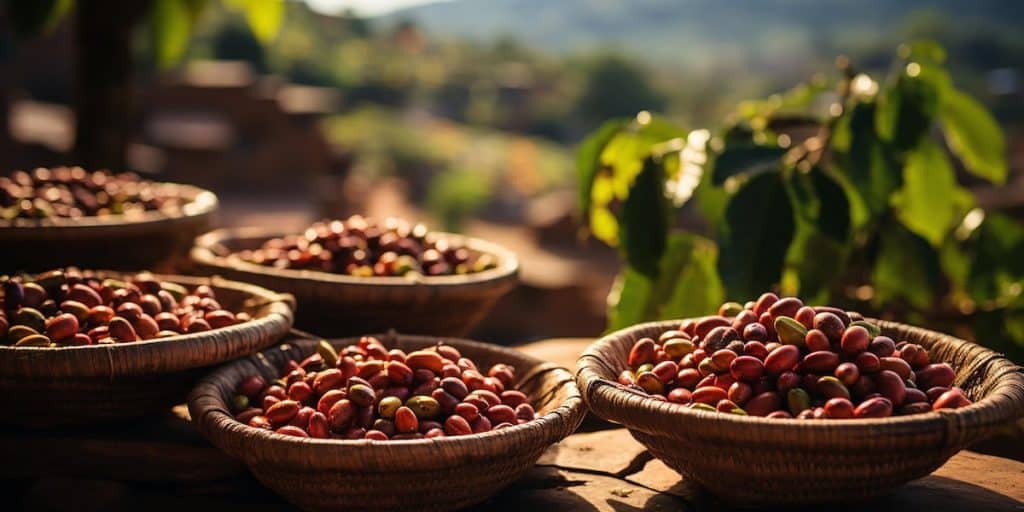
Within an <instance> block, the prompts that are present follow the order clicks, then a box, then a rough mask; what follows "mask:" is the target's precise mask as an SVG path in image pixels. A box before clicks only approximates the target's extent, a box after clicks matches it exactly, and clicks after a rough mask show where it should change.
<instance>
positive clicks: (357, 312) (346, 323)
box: [192, 229, 519, 336]
mask: <svg viewBox="0 0 1024 512" xmlns="http://www.w3.org/2000/svg"><path fill="white" fill-rule="evenodd" d="M281 235H282V233H272V232H268V231H266V230H263V229H241V230H217V231H213V232H210V233H207V234H205V235H203V236H201V237H199V238H198V239H196V245H195V247H194V248H193V249H192V262H193V264H194V265H195V266H196V270H197V271H198V272H199V273H203V274H211V275H213V274H215V275H221V276H224V277H227V278H229V279H237V280H239V281H245V282H247V283H253V284H257V285H260V286H265V287H267V288H269V289H271V290H278V291H280V292H287V293H290V294H292V295H294V296H295V299H296V301H297V304H298V313H297V315H296V319H295V324H296V326H297V327H299V328H300V329H304V330H307V331H311V332H315V333H317V334H319V335H323V336H353V335H357V334H365V333H369V332H384V331H387V330H389V329H396V330H398V331H399V332H404V333H411V334H430V335H435V336H464V335H465V334H466V333H467V332H469V330H470V329H471V328H472V327H473V326H474V325H476V324H477V323H478V322H480V320H482V319H483V317H484V315H486V314H487V312H488V311H490V310H491V308H492V307H493V306H494V304H495V303H496V302H497V301H498V299H499V298H501V296H502V295H504V294H506V293H507V292H508V291H510V290H511V289H512V288H513V287H515V285H516V280H517V276H518V272H519V262H518V260H517V259H516V256H515V254H513V253H512V252H510V251H508V250H507V249H505V248H503V247H501V246H499V245H497V244H493V243H490V242H486V241H484V240H480V239H477V238H469V237H463V236H461V235H455V234H446V236H449V237H451V239H452V240H454V241H455V242H456V243H461V244H464V245H465V246H466V247H468V248H469V249H471V250H476V251H481V252H485V253H488V254H491V255H493V256H494V257H495V258H496V259H497V260H498V266H497V268H494V269H491V270H487V271H484V272H478V273H473V274H465V275H453V276H433V277H421V278H419V279H417V280H415V281H414V280H410V279H406V278H404V277H354V276H349V275H341V274H333V273H328V272H320V271H311V270H290V269H276V268H273V267H267V266H263V265H256V264H253V263H246V262H244V261H240V260H238V259H237V258H227V257H225V256H227V255H228V254H230V253H232V252H235V251H239V250H242V249H255V248H257V247H259V246H261V245H262V244H263V242H265V241H267V240H268V239H270V238H274V237H278V236H281Z"/></svg>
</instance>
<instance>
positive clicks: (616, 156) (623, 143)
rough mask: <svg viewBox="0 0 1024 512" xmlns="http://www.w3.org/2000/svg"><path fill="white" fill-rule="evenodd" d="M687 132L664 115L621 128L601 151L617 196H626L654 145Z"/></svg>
mask: <svg viewBox="0 0 1024 512" xmlns="http://www.w3.org/2000/svg"><path fill="white" fill-rule="evenodd" d="M685 135H686V132H685V131H683V130H682V129H681V128H679V127H677V126H675V125H673V124H672V123H669V122H668V121H666V120H664V119H661V118H656V117H655V118H649V119H646V120H645V121H644V122H643V123H641V122H639V121H633V122H632V123H630V125H629V126H628V127H627V128H626V129H624V130H620V131H619V132H618V133H616V134H615V136H614V137H612V139H611V140H610V141H609V142H608V144H607V145H605V147H604V149H603V150H602V151H601V164H602V166H604V167H608V168H610V169H611V170H612V183H613V184H614V187H613V190H614V192H615V197H616V198H617V199H619V200H624V199H626V197H627V196H628V195H629V188H630V186H631V185H632V184H633V180H634V179H636V176H637V175H638V174H640V171H641V169H642V168H643V162H644V159H645V158H647V157H648V156H649V155H650V154H651V149H652V148H653V147H654V146H656V145H658V144H661V143H663V142H665V141H668V140H670V139H673V138H677V137H684V136H685Z"/></svg>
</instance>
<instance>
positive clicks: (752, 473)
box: [576, 320, 1024, 506]
mask: <svg viewBox="0 0 1024 512" xmlns="http://www.w3.org/2000/svg"><path fill="white" fill-rule="evenodd" d="M872 321H873V322H877V324H878V325H879V326H881V328H882V331H883V333H884V334H886V335H888V336H890V337H892V338H893V339H895V340H907V341H910V342H912V343H919V344H921V345H923V346H925V347H926V348H928V349H929V351H930V355H931V358H932V360H933V361H945V362H947V363H949V364H950V365H952V366H953V368H955V369H956V371H957V378H956V385H957V386H960V387H962V388H963V389H964V391H965V392H966V393H967V395H968V396H969V397H970V398H971V399H972V400H973V401H974V402H975V403H974V404H972V405H970V406H967V407H964V408H961V409H956V410H941V411H938V412H930V413H925V414H920V415H912V416H901V417H894V418H886V419H879V420H780V419H767V418H759V417H746V416H738V415H733V414H719V413H712V412H704V411H697V410H694V409H689V408H686V407H684V406H680V405H677V404H672V403H668V402H659V401H656V400H653V399H651V398H649V397H647V396H646V395H645V394H643V393H638V392H634V391H629V390H626V389H623V388H621V387H619V386H617V385H616V383H615V381H616V379H617V376H618V374H619V373H620V372H621V371H623V370H625V369H627V364H626V360H627V358H628V354H629V350H630V348H631V347H632V345H633V343H634V342H635V341H636V340H638V339H640V338H643V337H654V338H657V336H658V335H659V334H660V333H662V332H664V331H665V330H667V329H669V328H676V327H677V326H678V325H679V323H680V322H679V321H672V322H657V323H648V324H642V325H638V326H635V327H631V328H628V329H624V330H621V331H617V332H615V333H612V334H610V335H608V336H605V337H604V338H602V339H600V340H598V341H597V342H596V343H594V344H593V345H591V346H590V347H589V348H588V349H587V350H586V351H585V352H584V353H583V355H582V356H581V357H580V359H579V363H578V370H577V374H576V380H577V382H578V384H579V386H580V389H581V390H582V391H583V395H584V399H585V400H586V402H587V404H588V405H589V406H590V409H591V410H592V411H593V412H594V414H597V415H598V416H600V417H602V418H605V419H607V420H610V421H614V422H616V423H620V424H622V425H623V426H625V427H626V428H628V429H629V430H630V433H631V434H632V435H633V437H634V438H636V439H637V440H638V441H639V442H641V443H642V444H643V445H644V446H646V447H647V448H648V449H649V450H650V452H651V453H652V454H653V455H654V456H655V457H657V458H659V459H661V460H662V461H663V462H665V464H667V465H668V466H669V467H671V468H672V469H674V470H676V471H678V472H679V473H681V474H682V475H684V476H685V477H686V478H688V479H691V480H693V481H696V482H698V483H699V484H701V485H703V486H705V487H706V488H708V489H709V490H710V491H712V492H713V493H714V494H716V495H718V496H720V497H721V498H722V499H724V500H726V501H729V502H732V503H738V504H744V505H757V506H761V505H781V504H814V503H824V502H837V501H846V500H862V499H867V498H871V497H874V496H878V495H880V494H883V493H885V492H886V491H888V490H890V489H892V488H894V487H896V486H898V485H901V484H903V483H906V482H908V481H910V480H913V479H915V478H920V477H923V476H925V475H928V474H929V473H931V472H932V471H934V470H935V469H937V468H938V467H939V466H941V465H942V464H943V463H944V462H946V460H947V459H949V458H950V457H951V456H953V454H955V453H956V452H958V451H960V450H961V449H963V448H965V447H966V446H968V445H970V444H971V443H973V442H975V441H978V440H980V439H983V438H985V437H986V436H988V435H990V434H992V433H993V431H994V430H996V429H997V428H998V427H999V426H1000V425H1003V424H1005V423H1006V422H1008V421H1011V420H1014V419H1016V418H1019V417H1021V416H1022V415H1024V374H1022V369H1021V368H1020V367H1018V366H1015V365H1014V364H1013V363H1011V362H1010V361H1008V360H1007V359H1005V358H1003V357H1001V354H997V353H995V352H993V351H991V350H988V349H986V348H984V347H981V346H978V345H975V344H972V343H968V342H966V341H963V340H960V339H956V338H953V337H950V336H947V335H944V334H940V333H937V332H934V331H928V330H925V329H919V328H917V327H911V326H907V325H903V324H897V323H893V322H884V321H874V320H872Z"/></svg>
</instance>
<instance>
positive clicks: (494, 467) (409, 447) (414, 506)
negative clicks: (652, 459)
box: [189, 335, 584, 511]
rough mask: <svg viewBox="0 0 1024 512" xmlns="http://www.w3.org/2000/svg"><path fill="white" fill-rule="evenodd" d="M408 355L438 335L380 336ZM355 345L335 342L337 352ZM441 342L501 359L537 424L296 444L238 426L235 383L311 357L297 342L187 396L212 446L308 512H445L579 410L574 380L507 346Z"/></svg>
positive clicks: (486, 488) (466, 501) (498, 482)
mask: <svg viewBox="0 0 1024 512" xmlns="http://www.w3.org/2000/svg"><path fill="white" fill-rule="evenodd" d="M380 339H381V340H382V341H384V343H385V344H386V345H388V346H389V347H392V348H393V347H397V348H400V349H403V350H406V351H410V350H414V349H418V348H424V347H428V346H433V345H434V344H435V343H436V342H437V340H438V338H433V337H425V336H405V335H395V336H381V337H380ZM355 341H356V339H355V338H351V339H347V340H340V341H335V342H334V345H335V346H336V347H340V346H345V345H349V344H351V343H355ZM445 343H448V344H450V345H452V346H454V347H456V348H458V349H459V351H460V352H461V353H462V355H464V356H466V357H469V358H471V359H473V360H474V361H475V362H476V363H477V364H478V365H480V366H481V367H486V366H489V365H491V364H494V363H498V362H504V363H509V364H512V365H514V366H515V367H516V369H517V370H518V372H517V373H518V374H519V375H520V379H519V383H518V384H517V385H518V387H519V389H521V390H522V391H523V392H524V393H526V394H527V395H528V396H529V397H530V401H531V403H532V405H533V406H534V407H535V408H536V410H537V414H538V419H536V420H534V421H531V422H529V423H525V424H522V425H517V426H514V427H508V428H505V429H501V430H495V431H491V432H486V433H483V434H473V435H468V436H457V437H444V438H436V439H421V440H410V441H370V440H365V439H363V440H358V441H342V440H330V439H299V438H295V437H289V436H284V435H281V434H275V433H272V432H269V431H266V430H261V429H256V428H252V427H249V426H247V425H243V424H242V423H239V422H237V421H235V420H234V419H233V418H232V417H231V415H230V413H229V411H230V407H229V406H228V405H227V404H228V403H229V400H230V399H231V397H232V395H233V394H234V390H235V388H236V386H237V384H238V383H239V382H240V381H241V380H242V379H243V378H244V377H246V376H248V375H252V374H254V373H256V372H259V373H261V374H262V375H263V376H264V377H265V378H267V379H268V380H270V379H274V378H277V377H278V376H279V374H280V370H279V368H281V367H283V365H284V363H285V361H286V360H288V359H290V358H296V359H299V358H302V357H305V356H306V355H309V354H311V353H313V352H314V350H315V348H316V345H317V341H316V340H309V339H305V340H298V341H294V342H290V343H286V344H284V345H281V346H280V347H275V348H272V349H269V350H266V351H264V352H262V353H260V354H258V355H256V356H253V357H250V358H247V359H244V360H241V361H238V362H235V363H233V364H231V365H228V366H226V367H224V368H221V369H220V370H218V371H217V372H215V373H214V374H212V375H210V376H208V377H206V378H204V379H203V380H202V381H201V383H200V384H199V385H198V386H197V387H196V388H195V389H194V390H193V391H192V395H191V397H190V399H189V412H191V414H192V421H193V422H194V423H195V424H196V425H197V426H198V428H199V430H200V431H201V432H202V433H203V435H204V436H206V438H207V439H209V440H210V441H211V442H213V444H214V445H216V446H217V447H219V448H220V449H222V450H224V451H225V452H227V453H228V454H230V455H232V456H234V457H237V458H239V459H242V460H244V461H245V462H246V464H248V465H249V468H250V469H251V470H252V472H253V474H254V475H255V476H256V478H257V479H259V481H260V482H262V483H263V484H264V485H266V486H267V487H269V488H271V489H273V490H274V491H275V492H277V493H278V494H280V495H282V496H284V497H285V498H286V499H287V500H288V501H290V502H292V503H294V504H296V505H298V506H299V507H301V508H303V509H305V510H350V511H356V510H373V511H380V510H403V511H414V510H417V511H419V510H432V511H436V510H452V509H457V508H461V507H465V506H469V505H472V504H475V503H479V502H481V501H483V500H485V499H487V498H488V497H490V496H491V495H493V494H495V493H496V492H498V491H499V490H500V489H501V488H503V487H505V486H506V485H508V484H509V483H511V482H512V481H514V480H515V479H517V478H518V477H519V476H520V475H521V474H522V473H523V472H525V471H526V470H527V469H529V468H530V467H532V466H533V464H534V462H536V460H537V458H538V457H540V455H541V453H542V452H543V451H544V450H545V449H547V448H548V446H549V445H551V444H552V443H555V442H557V441H559V440H561V439H562V438H564V437H566V436H568V435H569V434H571V433H572V432H573V431H574V430H576V427H577V426H578V425H579V424H580V422H581V421H582V420H583V415H584V409H583V402H582V399H581V398H580V394H579V390H578V389H577V388H576V383H575V382H574V381H573V378H572V374H570V373H569V372H568V371H567V370H565V369H562V368H558V367H556V366H555V365H553V364H551V363H544V362H542V361H540V360H538V359H535V358H532V357H529V356H527V355H525V354H522V353H520V352H516V351H514V350H510V349H506V348H500V347H495V346H493V345H488V344H484V343H478V342H473V341H467V340H460V339H449V338H445Z"/></svg>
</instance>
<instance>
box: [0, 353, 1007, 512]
mask: <svg viewBox="0 0 1024 512" xmlns="http://www.w3.org/2000/svg"><path fill="white" fill-rule="evenodd" d="M586 341H587V340H558V341H554V340H549V341H543V342H538V343H535V344H531V345H528V346H525V347H522V348H523V350H524V351H526V352H529V353H531V354H533V355H535V356H538V357H542V358H545V359H548V360H553V361H555V362H559V363H562V364H564V365H569V366H572V364H573V363H574V359H575V355H576V354H579V352H580V351H581V350H582V346H583V345H585V344H586ZM608 427H610V426H609V425H603V426H602V425H600V424H599V423H598V422H596V421H594V420H591V421H590V422H588V423H586V424H585V425H584V429H586V430H588V431H586V432H579V433H577V434H575V435H573V436H571V437H570V438H568V439H566V440H565V441H563V442H562V443H560V444H559V445H556V446H553V447H552V448H551V449H549V450H548V451H547V452H546V453H545V454H544V455H543V457H542V458H541V459H540V461H538V464H537V465H536V466H535V467H534V468H533V469H532V470H530V471H529V472H528V473H527V474H526V475H525V476H524V477H523V478H522V479H521V480H519V481H518V482H516V483H515V484H514V485H513V486H512V487H510V488H508V489H506V490H505V491H503V492H502V493H500V494H499V495H497V496H495V497H494V498H492V499H491V500H489V501H488V502H486V503H483V504H481V505H479V506H477V507H475V508H474V510H479V511H513V510H536V511H541V510H558V511H566V512H577V511H578V512H584V511H587V512H590V511H615V512H627V511H630V512H631V511H638V510H650V511H672V510H697V511H702V510H728V508H727V507H725V506H724V505H722V504H721V503H720V502H719V501H718V500H716V499H715V498H714V497H712V496H708V495H707V494H706V493H704V492H702V491H701V489H699V488H697V487H695V486H693V485H690V484H689V483H688V482H686V481H685V480H683V479H682V478H681V477H679V475H678V474H676V473H675V472H673V471H671V470H670V469H668V468H667V467H665V466H664V465H663V464H662V463H661V462H659V461H658V460H656V459H654V458H652V457H651V455H650V454H649V453H647V451H646V450H644V448H643V447H642V446H641V445H640V444H639V443H637V442H636V441H634V440H633V439H632V437H630V435H629V434H628V432H626V431H625V430H623V429H621V428H608ZM598 428H604V429H598ZM0 460H2V461H3V462H4V464H2V465H0V488H2V489H3V491H4V492H5V497H6V498H7V499H5V501H4V504H5V506H4V507H3V509H4V510H32V511H43V510H62V511H63V510H67V511H78V510H81V511H94V510H95V511H101V510H102V511H122V510H123V511H129V510H131V511H133V512H134V511H137V510H156V511H162V510H175V511H180V510H182V509H189V508H191V509H195V510H212V509H214V508H216V509H217V510H220V511H233V510H239V511H243V510H244V511H246V512H260V511H271V510H292V508H291V507H290V506H289V505H288V504H287V503H285V502H283V501H282V500H281V499H280V498H278V497H277V496H275V495H274V494H273V493H271V492H270V491H268V490H266V489H264V488H262V487H261V486H260V485H259V484H258V483H257V482H256V481H255V480H254V479H253V478H252V477H251V476H250V475H249V473H248V472H247V471H246V469H245V467H244V466H243V465H242V464H240V463H239V462H237V461H234V460H232V459H230V458H228V457H227V456H225V455H223V454H221V453H220V452H218V451H217V450H216V449H215V448H213V447H212V446H210V445H208V444H207V443H206V442H205V441H204V440H203V439H201V438H200V437H199V436H198V434H197V433H196V432H195V431H194V430H193V429H192V428H191V426H190V425H189V423H188V419H187V411H186V410H185V409H184V408H183V407H177V408H175V409H174V410H173V411H169V412H168V413H167V414H166V415H165V416H163V417H160V418H154V419H149V420H144V421H136V422H132V423H131V424H126V425H117V426H109V427H105V428H90V429H69V430H62V431H50V432H25V431H16V430H2V431H0ZM838 509H839V510H851V511H854V510H857V511H859V510H865V511H867V510H871V511H875V510H879V511H889V510H892V511H900V512H904V511H907V510H928V511H929V512H943V511H967V510H979V511H980V510H985V511H1004V510H1005V511H1018V512H1020V511H1024V463H1021V462H1017V461H1013V460H1010V459H1005V458H1000V457H994V456H990V455H983V454H979V453H975V452H970V451H965V452H961V453H960V454H958V455H957V456H955V457H953V459H951V460H950V461H949V462H948V463H947V464H946V465H944V466H943V467H942V468H940V469H939V470H938V471H936V472H935V473H934V474H932V475H931V476H928V477H926V478H923V479H920V480H917V481H915V482H912V483H910V484H908V485H905V486H903V487H901V488H899V489H897V490H896V491H894V492H893V493H891V494H890V495H889V496H887V497H885V498H884V499H880V500H876V501H873V502H869V503H860V504H843V505H842V506H840V507H838Z"/></svg>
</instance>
